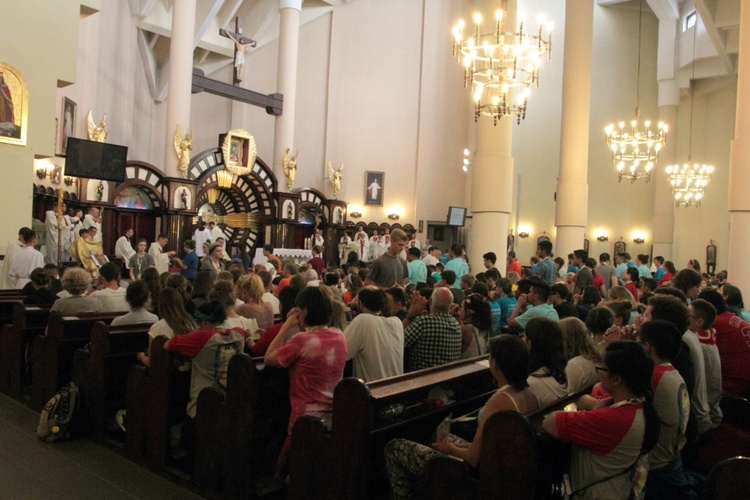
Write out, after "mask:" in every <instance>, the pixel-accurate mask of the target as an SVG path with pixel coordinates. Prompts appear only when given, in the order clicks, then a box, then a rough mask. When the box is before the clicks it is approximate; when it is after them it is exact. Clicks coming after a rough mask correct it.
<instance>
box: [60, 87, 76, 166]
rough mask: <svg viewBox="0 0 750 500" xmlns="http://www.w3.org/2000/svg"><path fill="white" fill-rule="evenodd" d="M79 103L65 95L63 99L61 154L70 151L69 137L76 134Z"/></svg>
mask: <svg viewBox="0 0 750 500" xmlns="http://www.w3.org/2000/svg"><path fill="white" fill-rule="evenodd" d="M77 109H78V105H77V104H76V103H74V102H73V101H71V100H70V99H68V98H67V97H63V100H62V127H60V154H61V155H63V156H65V155H66V154H67V153H68V137H75V136H76V110H77Z"/></svg>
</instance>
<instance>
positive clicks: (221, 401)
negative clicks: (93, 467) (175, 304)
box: [125, 336, 289, 498]
mask: <svg viewBox="0 0 750 500" xmlns="http://www.w3.org/2000/svg"><path fill="white" fill-rule="evenodd" d="M166 341H167V338H166V337H163V336H159V337H157V338H155V339H154V341H153V344H152V346H151V356H150V365H151V366H150V368H146V367H145V366H141V365H138V366H132V367H131V368H130V371H129V374H128V388H127V398H126V399H127V418H126V420H125V429H126V430H125V449H126V452H127V453H128V454H129V455H130V456H131V458H133V459H135V460H137V461H143V462H145V463H146V465H147V466H149V467H150V468H153V469H156V470H160V471H163V472H169V471H170V470H173V468H174V467H178V468H179V465H180V464H178V463H177V462H176V460H171V459H172V458H174V457H172V456H171V454H170V428H171V427H172V426H173V425H176V424H181V423H183V421H184V419H185V409H186V405H187V401H188V399H189V392H188V389H189V372H188V373H187V374H184V373H182V374H181V373H179V372H178V371H177V370H176V369H175V366H176V362H177V358H178V356H177V355H176V354H175V353H173V352H170V351H167V350H165V349H164V344H165V343H166ZM184 375H187V379H186V380H187V382H188V384H187V385H185V386H183V387H181V388H180V389H179V390H175V389H174V386H175V383H174V382H175V378H176V377H179V376H184ZM288 392H289V391H288V376H287V372H286V370H285V369H280V368H269V367H265V366H264V364H263V360H262V358H256V359H252V358H250V357H249V356H248V355H247V354H238V355H235V356H234V357H232V359H231V360H230V362H229V366H228V372H227V390H226V394H224V393H223V392H222V391H220V390H217V389H212V388H207V389H204V390H203V391H201V393H200V395H199V397H198V402H197V411H196V418H195V429H196V441H195V450H194V456H193V464H194V467H193V470H192V472H193V476H192V478H193V481H194V483H195V484H196V485H197V486H198V487H199V488H202V491H207V492H209V493H212V494H218V493H222V494H223V496H225V497H229V498H235V497H248V496H249V495H250V491H251V489H252V486H253V485H252V482H253V481H254V480H255V479H259V478H260V477H261V476H263V475H264V474H265V475H267V474H269V473H270V472H271V471H272V467H273V460H275V456H274V457H273V458H272V459H271V460H268V459H267V458H264V457H263V449H264V445H265V443H266V442H267V441H268V440H269V434H270V435H273V429H270V428H275V429H276V431H277V433H278V432H280V435H279V437H280V440H281V441H283V438H284V436H285V435H286V428H287V421H288V418H289V397H288ZM271 440H272V439H271ZM279 447H280V443H279ZM275 451H276V453H277V452H278V450H275ZM263 462H265V468H264V467H263V465H262V464H263ZM188 472H189V471H188Z"/></svg>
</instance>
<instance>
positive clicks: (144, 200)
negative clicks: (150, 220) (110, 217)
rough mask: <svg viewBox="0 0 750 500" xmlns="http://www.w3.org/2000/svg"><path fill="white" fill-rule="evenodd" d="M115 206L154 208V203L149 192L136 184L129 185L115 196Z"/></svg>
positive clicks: (140, 208)
mask: <svg viewBox="0 0 750 500" xmlns="http://www.w3.org/2000/svg"><path fill="white" fill-rule="evenodd" d="M115 206H116V207H118V208H132V209H134V210H153V208H154V204H153V202H152V201H151V198H149V196H148V194H147V193H146V192H145V191H143V190H142V189H140V188H138V187H135V186H128V187H126V188H123V189H122V191H120V192H119V193H117V196H115Z"/></svg>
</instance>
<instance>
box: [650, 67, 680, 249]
mask: <svg viewBox="0 0 750 500" xmlns="http://www.w3.org/2000/svg"><path fill="white" fill-rule="evenodd" d="M663 86H669V87H672V88H673V93H674V94H675V95H674V97H673V98H671V99H666V98H665V99H664V100H662V99H661V97H662V95H663V94H664V92H662V91H661V88H662V87H663ZM659 88H660V91H659V97H660V99H659V121H661V122H664V123H666V124H667V125H668V126H669V133H670V136H668V137H667V140H666V142H665V143H664V147H663V148H662V150H661V152H660V153H659V163H658V164H657V165H656V168H654V170H653V173H652V174H651V180H652V182H653V183H654V189H655V190H656V192H655V193H654V216H653V219H652V236H651V238H652V241H653V245H654V257H656V256H659V255H660V256H662V257H664V258H665V259H666V260H670V259H671V258H672V243H673V241H674V198H673V197H672V190H671V187H670V184H669V180H668V179H667V174H666V172H665V169H666V168H667V167H668V166H669V165H674V164H675V163H677V109H678V105H679V102H680V89H679V87H678V82H677V80H668V81H664V82H659Z"/></svg>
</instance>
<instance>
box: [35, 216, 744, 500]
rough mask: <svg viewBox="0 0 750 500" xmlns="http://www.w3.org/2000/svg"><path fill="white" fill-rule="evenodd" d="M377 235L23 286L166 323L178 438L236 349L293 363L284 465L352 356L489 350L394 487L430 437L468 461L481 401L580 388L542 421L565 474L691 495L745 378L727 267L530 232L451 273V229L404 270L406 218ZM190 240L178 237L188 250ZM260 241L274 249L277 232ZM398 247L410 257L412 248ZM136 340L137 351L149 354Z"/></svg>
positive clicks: (448, 357)
mask: <svg viewBox="0 0 750 500" xmlns="http://www.w3.org/2000/svg"><path fill="white" fill-rule="evenodd" d="M390 236H391V238H390V246H389V247H388V248H387V249H386V251H385V252H384V253H383V254H382V255H380V256H379V257H378V258H377V259H375V260H374V261H373V262H369V263H368V262H362V261H361V260H360V259H359V258H358V256H357V254H356V253H355V252H352V253H350V254H349V256H348V258H347V259H346V260H345V263H344V264H343V265H341V266H339V265H337V264H336V263H329V264H328V265H327V266H324V267H320V266H319V265H318V264H319V263H316V266H317V267H313V266H311V265H306V264H300V263H298V262H294V261H292V260H286V261H284V262H281V261H279V262H278V263H277V262H276V260H279V259H278V258H277V259H276V260H273V261H270V263H269V264H267V265H257V266H252V265H242V264H238V263H231V262H227V261H226V260H224V258H223V248H222V247H221V246H215V245H217V244H214V245H211V246H209V247H208V248H207V249H206V250H207V251H206V255H205V256H204V257H203V261H202V263H200V269H201V270H199V271H196V273H195V275H194V278H186V277H185V276H183V275H181V274H170V273H162V274H161V275H160V274H159V273H158V271H156V269H155V268H154V267H147V268H146V269H143V270H142V272H141V273H140V279H137V280H133V281H131V282H130V283H129V284H128V286H127V289H126V290H125V289H122V288H120V284H121V283H120V275H119V272H116V266H114V265H112V266H109V265H105V266H102V268H101V270H100V273H99V277H98V278H97V279H96V280H95V281H94V282H93V283H92V280H91V274H89V273H88V271H86V270H84V269H82V268H76V267H73V268H68V269H66V270H65V272H64V274H63V276H62V280H61V285H62V290H63V291H61V292H60V293H59V294H55V293H52V291H51V290H50V286H51V284H52V283H53V282H54V281H53V280H54V276H55V272H56V270H52V269H49V270H46V269H37V270H35V271H33V272H32V273H31V275H30V279H31V283H30V285H29V286H27V289H28V290H27V291H28V294H27V295H28V301H29V303H40V302H39V301H42V302H43V301H44V300H48V301H49V303H50V304H53V305H52V308H53V310H58V311H61V312H64V313H65V314H74V313H77V312H98V311H107V310H109V311H114V310H118V311H119V312H122V313H127V314H125V315H124V316H121V317H120V318H118V319H117V320H116V323H114V324H126V323H153V326H152V327H151V330H150V332H149V335H150V338H151V339H152V340H153V338H155V337H157V336H159V335H164V336H166V337H168V338H169V339H170V340H169V342H168V343H167V344H166V348H167V349H170V350H173V351H176V352H178V353H180V354H181V355H182V356H184V357H186V358H190V359H191V360H192V363H185V364H184V365H183V367H182V369H184V370H191V388H190V403H189V404H188V408H187V413H188V417H187V418H188V420H186V423H185V425H184V426H183V432H184V436H183V437H184V439H183V443H185V447H186V448H188V449H189V448H190V442H191V440H192V435H191V434H192V433H193V432H194V426H193V424H192V420H191V419H192V418H194V416H195V400H196V398H197V394H198V392H199V391H200V389H202V388H204V387H216V388H219V389H222V388H223V385H222V374H223V375H225V371H222V370H224V369H225V368H226V366H225V365H226V363H228V360H229V359H230V358H231V357H232V355H234V354H236V353H238V352H243V351H244V352H248V353H250V354H251V355H252V356H256V357H263V358H264V360H265V363H266V365H268V366H280V367H285V368H286V369H287V370H288V373H289V380H290V393H289V401H290V404H291V408H292V415H291V418H290V421H289V424H288V434H287V440H286V442H285V443H284V445H283V447H282V448H281V449H280V450H278V452H279V455H278V457H279V458H278V461H277V467H276V471H277V473H279V474H283V473H284V472H285V471H286V466H287V464H286V456H287V452H288V450H289V446H290V440H291V429H292V426H293V424H294V422H295V421H296V420H297V419H298V418H299V417H300V416H302V415H314V416H317V417H320V418H322V419H323V420H324V421H326V422H327V423H328V424H329V425H330V413H331V410H332V397H333V396H332V395H333V389H334V387H335V386H336V384H337V383H338V382H339V381H340V380H341V378H342V377H343V373H344V364H345V362H346V361H347V360H352V367H353V373H354V375H355V376H356V377H358V378H361V379H363V380H364V381H366V382H371V381H374V380H379V379H382V378H386V377H391V376H396V375H400V374H403V373H406V372H411V371H416V370H421V369H425V368H431V367H434V366H438V365H442V364H445V363H449V362H453V361H457V360H459V359H465V358H471V357H475V356H482V355H485V354H489V359H490V361H489V366H490V372H491V373H492V376H493V378H494V379H495V381H496V382H497V385H498V387H499V389H498V390H497V392H496V393H495V394H494V395H493V396H492V397H491V398H490V399H489V401H488V402H487V404H486V405H485V407H484V409H483V411H482V412H481V414H480V417H479V419H478V425H477V428H476V432H475V434H474V436H473V439H469V440H462V439H460V438H457V437H455V436H453V435H450V436H449V437H448V438H446V439H447V440H445V441H442V442H437V443H433V444H432V446H427V444H419V443H413V442H410V441H408V440H398V441H394V442H392V443H391V444H389V445H388V447H387V449H386V457H385V462H386V464H387V468H388V476H389V479H390V483H391V486H392V493H393V495H394V497H397V498H401V497H403V498H409V497H411V496H413V495H414V491H413V486H414V484H415V483H416V482H415V478H416V477H418V476H419V474H421V471H422V470H423V468H424V464H425V462H426V460H427V459H429V458H430V457H432V456H434V455H435V454H440V453H443V454H448V455H452V456H455V457H458V458H461V459H463V460H465V461H466V462H467V463H468V464H469V465H471V466H474V467H475V466H476V465H477V463H478V460H479V450H480V447H481V442H482V431H483V424H484V422H485V420H486V418H487V417H488V416H489V415H492V414H493V413H496V412H499V411H503V410H512V411H517V412H519V413H521V414H529V413H531V412H533V411H535V410H537V409H540V408H545V407H547V406H550V405H552V404H554V403H555V402H556V401H558V400H560V399H561V398H564V397H566V396H568V395H570V394H573V393H577V392H579V391H581V390H584V389H588V388H591V387H593V390H592V392H591V395H589V396H586V397H584V398H583V399H582V400H581V401H580V402H579V403H578V408H579V410H584V409H586V410H590V411H587V412H585V413H584V412H583V411H579V412H566V413H561V414H555V415H552V416H550V417H548V418H547V419H546V420H545V421H544V429H545V430H547V432H549V434H551V435H552V436H553V437H556V438H559V439H561V440H563V441H566V442H571V443H573V445H574V446H573V455H572V460H573V461H572V466H571V467H572V469H571V481H572V487H573V489H574V490H576V491H578V492H579V493H580V494H581V495H582V496H584V497H588V498H601V497H607V498H626V497H628V495H629V494H630V493H631V491H632V490H633V488H634V485H633V483H632V481H631V477H633V476H634V475H635V474H634V472H635V471H636V470H640V471H641V472H642V473H641V474H638V477H640V478H641V483H643V478H645V490H644V491H645V492H646V494H647V495H652V496H664V495H672V496H675V497H680V498H682V497H685V498H689V497H691V496H697V495H699V494H700V492H701V485H702V478H700V477H699V476H697V475H695V474H693V473H692V472H691V471H690V463H691V461H692V460H694V459H695V457H696V455H697V454H698V452H699V451H700V449H701V448H702V447H705V446H707V445H708V444H709V443H710V442H711V437H712V435H713V433H714V432H715V431H716V429H717V428H718V426H719V425H720V424H721V418H722V416H721V409H720V408H719V399H720V398H721V394H722V391H723V392H727V393H731V394H734V395H737V396H742V397H747V396H748V395H750V344H749V343H748V341H747V337H748V332H750V324H749V323H747V322H746V317H748V316H750V314H749V313H747V311H745V310H744V303H743V300H742V293H741V291H740V290H739V288H737V287H736V286H733V285H731V284H729V283H728V282H727V280H726V275H725V274H723V275H719V278H718V280H717V279H716V278H715V277H709V276H707V275H701V274H700V273H699V272H698V271H696V270H695V269H694V267H695V266H693V268H686V269H683V270H680V271H679V272H678V271H677V270H676V269H675V268H674V264H673V263H672V262H670V261H666V260H664V259H658V258H655V259H654V262H655V263H656V262H659V263H660V264H661V265H660V266H659V269H658V270H656V272H653V273H652V272H650V271H648V275H647V276H643V275H641V273H644V274H645V273H646V272H647V271H645V270H644V268H645V269H648V268H647V267H646V264H647V263H648V257H647V256H642V255H639V256H638V258H637V259H636V260H637V262H638V264H636V263H635V262H632V263H631V262H630V256H629V255H627V254H622V255H620V254H618V255H617V256H616V264H617V267H615V266H611V265H609V261H610V257H609V255H607V254H602V255H601V256H600V259H599V262H600V264H599V265H598V266H597V265H596V262H595V261H593V259H589V258H588V255H587V254H586V252H585V251H583V250H580V251H576V252H575V253H574V254H572V257H571V260H570V264H569V265H568V266H565V263H564V261H563V262H562V263H560V262H557V263H555V262H554V261H552V259H551V257H552V256H551V246H544V247H543V248H541V247H540V249H539V251H538V253H537V255H536V260H537V263H536V266H537V268H536V269H533V268H532V269H529V268H520V264H519V263H518V261H517V260H516V259H515V254H509V256H508V268H507V269H504V270H502V271H501V270H500V269H498V268H496V267H495V263H496V260H497V259H496V257H495V254H494V253H491V252H490V253H488V254H486V255H485V259H484V260H485V262H484V265H485V268H486V269H484V270H482V271H481V272H476V273H471V272H464V271H466V270H467V269H469V266H468V263H467V262H466V257H465V252H464V249H462V247H461V246H460V245H453V246H452V247H451V249H450V250H449V251H447V252H445V255H447V256H449V257H448V259H447V260H446V262H444V263H442V264H441V263H440V262H437V263H435V262H433V261H434V260H435V259H436V256H435V254H436V253H437V252H435V251H434V249H432V248H428V249H426V250H427V251H426V253H425V255H424V256H423V259H422V260H423V263H424V264H425V267H426V269H427V272H426V273H423V272H421V271H419V272H418V273H417V274H415V273H414V272H412V268H417V267H419V268H420V269H421V266H414V265H412V266H409V265H407V262H406V259H405V258H404V256H405V254H406V253H407V252H406V244H407V242H408V241H409V240H408V238H407V236H406V235H405V234H404V233H403V232H402V231H401V230H394V231H393V232H392V233H391V235H390ZM191 243H192V242H191ZM194 248H195V245H194V244H186V245H184V250H185V251H186V252H188V253H189V252H192V251H193V249H194ZM266 251H267V252H270V255H272V252H273V248H271V249H270V250H266ZM409 251H410V253H411V257H410V262H415V258H416V257H417V256H416V252H415V251H414V247H411V250H409ZM317 254H318V255H319V254H320V252H319V250H318V252H317ZM439 255H443V254H442V253H440V254H439ZM443 260H445V259H443ZM458 261H460V262H458ZM631 264H632V265H631ZM511 268H512V269H513V270H512V271H511V270H510V269H511ZM455 270H460V272H462V273H463V274H461V275H458V274H457V273H456V271H455ZM131 271H132V266H131ZM503 271H504V272H503ZM519 271H520V273H519ZM582 272H583V274H580V273H582ZM503 274H505V275H506V276H505V277H502V275H503ZM521 275H523V277H521ZM579 275H580V280H579ZM415 276H416V278H415ZM657 284H658V286H657ZM112 303H114V304H116V305H114V306H113V305H111V304H112ZM113 307H114V309H113ZM149 351H150V348H149V350H147V351H146V352H144V353H142V354H141V355H140V356H139V360H140V361H141V362H142V363H143V364H144V365H146V366H148V365H149V356H150V353H149ZM219 365H221V366H219ZM659 428H661V429H662V431H661V433H660V432H659ZM649 467H650V472H651V473H650V474H645V472H646V471H645V469H647V468H649ZM637 486H638V487H644V485H643V484H640V485H637Z"/></svg>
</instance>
